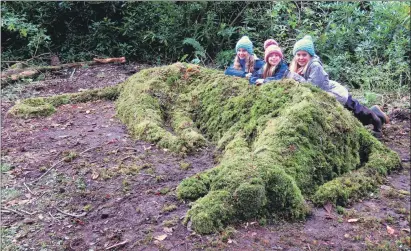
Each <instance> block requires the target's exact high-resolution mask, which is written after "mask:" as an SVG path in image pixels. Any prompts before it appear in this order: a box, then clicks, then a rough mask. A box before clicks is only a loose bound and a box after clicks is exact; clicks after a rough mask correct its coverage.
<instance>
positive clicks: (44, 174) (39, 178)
mask: <svg viewBox="0 0 411 251" xmlns="http://www.w3.org/2000/svg"><path fill="white" fill-rule="evenodd" d="M63 161H64V158H63V159H61V160H59V161H58V162H57V163H55V164H54V165H52V166H51V167H50V168H49V169H47V171H46V172H45V173H43V174H42V175H41V176H40V177H38V178H37V179H35V180H33V181H32V182H31V184H34V183H36V182H37V181H39V180H41V178H43V177H44V176H46V174H48V173H49V172H50V171H51V169H53V168H55V167H56V166H57V165H58V164H60V163H61V162H63Z"/></svg>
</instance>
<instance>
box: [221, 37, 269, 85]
mask: <svg viewBox="0 0 411 251" xmlns="http://www.w3.org/2000/svg"><path fill="white" fill-rule="evenodd" d="M235 51H236V53H237V55H236V56H235V58H234V63H233V64H232V65H231V66H230V67H228V68H227V70H226V71H225V72H224V74H225V75H230V76H237V77H242V78H247V79H249V78H250V77H251V75H252V74H253V73H254V72H255V71H258V70H259V69H260V68H261V67H262V66H263V65H264V61H263V60H261V59H259V58H257V56H256V55H255V54H254V52H253V43H252V42H251V41H250V39H249V38H248V37H247V36H243V37H242V38H241V39H240V40H238V42H237V44H236V46H235Z"/></svg>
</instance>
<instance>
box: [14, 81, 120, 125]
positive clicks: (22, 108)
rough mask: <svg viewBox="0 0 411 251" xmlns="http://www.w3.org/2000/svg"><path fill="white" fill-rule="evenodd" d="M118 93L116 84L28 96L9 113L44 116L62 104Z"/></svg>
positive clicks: (116, 94) (111, 95)
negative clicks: (33, 96) (52, 94)
mask: <svg viewBox="0 0 411 251" xmlns="http://www.w3.org/2000/svg"><path fill="white" fill-rule="evenodd" d="M118 94H119V87H118V86H110V87H105V88H101V89H94V90H89V91H84V92H79V93H72V94H62V95H56V96H51V97H38V98H28V99H24V100H22V101H20V102H18V103H17V104H16V105H14V106H13V107H12V108H11V109H10V111H9V113H10V114H13V115H15V116H18V117H24V118H30V117H45V116H49V115H51V114H53V113H54V112H55V111H56V108H57V107H59V106H61V105H64V104H75V103H82V102H89V101H95V100H99V99H107V100H115V99H116V98H117V97H118Z"/></svg>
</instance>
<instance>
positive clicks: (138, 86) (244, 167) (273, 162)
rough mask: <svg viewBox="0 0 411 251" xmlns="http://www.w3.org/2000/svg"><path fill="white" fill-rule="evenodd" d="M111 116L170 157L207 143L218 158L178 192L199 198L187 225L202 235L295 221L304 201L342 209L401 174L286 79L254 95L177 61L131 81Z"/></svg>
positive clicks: (373, 144) (348, 119)
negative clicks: (251, 222)
mask: <svg viewBox="0 0 411 251" xmlns="http://www.w3.org/2000/svg"><path fill="white" fill-rule="evenodd" d="M117 108H118V110H117V111H118V115H119V117H120V119H121V120H122V121H123V122H124V123H125V124H126V125H127V126H128V127H129V129H130V131H131V132H132V134H133V135H134V136H135V137H136V138H138V139H143V140H148V141H151V142H155V143H157V144H158V145H159V146H162V147H166V148H169V149H171V150H172V151H175V152H189V151H192V150H194V149H197V148H198V147H201V146H204V145H207V144H208V142H211V143H214V144H216V145H217V147H218V149H220V150H221V151H222V152H223V154H222V157H221V160H220V163H219V164H218V165H217V166H216V167H214V168H212V169H210V170H207V171H205V172H202V173H200V174H197V175H194V176H193V177H190V178H187V179H184V180H183V181H182V182H181V184H180V185H179V186H178V187H177V196H178V197H179V198H180V199H190V200H196V201H195V204H194V205H195V206H194V207H193V208H192V209H190V211H189V212H188V213H187V218H186V220H187V221H188V220H191V222H192V225H193V228H194V229H195V230H196V231H197V232H200V233H209V232H213V231H217V230H219V229H221V227H222V226H223V225H224V224H226V223H227V222H230V221H235V220H238V219H249V218H253V217H259V218H264V219H265V218H266V217H271V216H275V217H283V218H288V219H300V218H303V217H305V215H306V214H307V213H308V212H309V208H308V207H307V204H306V202H305V200H306V199H313V200H314V202H315V203H317V204H321V203H325V202H326V201H331V202H333V203H336V204H342V205H343V204H345V203H347V202H348V201H350V200H352V199H355V198H359V197H361V196H362V195H364V194H365V193H366V192H367V191H369V190H370V189H372V188H374V187H375V186H376V185H377V184H378V183H379V182H381V178H382V177H383V176H384V175H386V174H387V173H388V172H389V170H391V169H393V168H395V167H397V166H399V162H398V156H397V155H396V154H395V153H393V152H392V151H390V150H388V149H387V148H386V147H384V146H383V145H382V144H381V143H380V142H378V141H377V140H375V139H374V138H373V137H372V136H371V134H370V133H368V132H367V131H366V129H365V128H364V127H363V126H362V125H361V124H360V123H359V121H357V119H355V118H354V117H353V116H352V114H351V113H350V112H349V111H348V110H346V109H344V108H343V107H342V106H341V105H340V104H338V102H337V101H336V100H335V99H334V98H333V97H331V96H329V95H327V94H326V93H324V92H322V91H321V90H320V89H318V88H315V87H313V86H311V85H301V84H298V83H297V82H295V81H293V80H282V81H277V82H273V83H271V84H267V85H263V86H261V87H258V88H256V87H255V86H250V85H249V84H248V82H247V81H246V80H245V79H238V78H232V77H229V76H225V75H223V74H222V72H221V71H217V70H212V69H207V68H200V67H197V66H193V65H185V64H180V63H177V64H174V65H171V66H165V67H158V68H152V69H147V70H145V71H142V72H140V73H138V74H136V75H134V76H132V77H131V78H129V79H128V80H127V81H126V82H125V83H124V85H123V90H122V92H121V94H120V96H119V99H118V101H117ZM222 208H224V210H222Z"/></svg>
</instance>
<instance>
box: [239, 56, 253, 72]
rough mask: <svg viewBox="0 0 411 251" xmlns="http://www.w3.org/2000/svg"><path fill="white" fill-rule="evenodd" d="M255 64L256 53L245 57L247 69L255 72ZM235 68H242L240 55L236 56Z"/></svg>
mask: <svg viewBox="0 0 411 251" xmlns="http://www.w3.org/2000/svg"><path fill="white" fill-rule="evenodd" d="M254 65H255V55H254V54H253V55H250V54H248V55H247V56H246V57H245V71H246V72H251V73H253V72H254ZM234 68H235V69H236V70H242V68H241V64H240V58H239V57H238V56H235V59H234Z"/></svg>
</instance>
